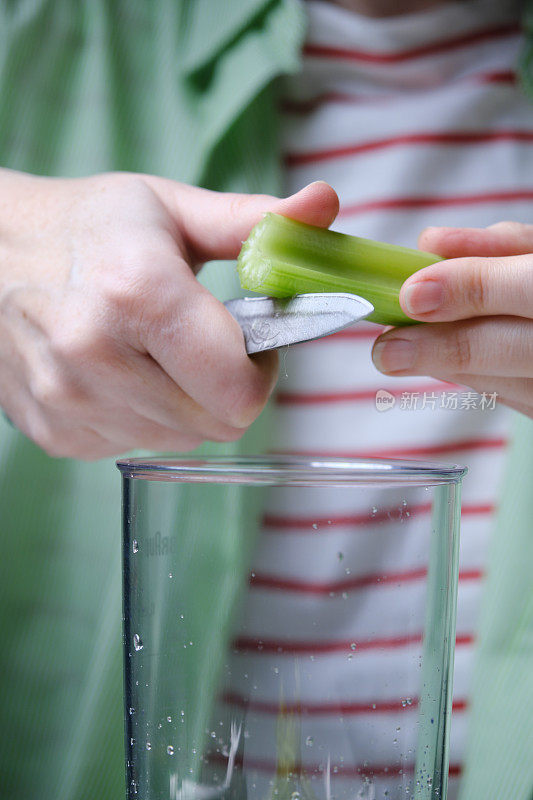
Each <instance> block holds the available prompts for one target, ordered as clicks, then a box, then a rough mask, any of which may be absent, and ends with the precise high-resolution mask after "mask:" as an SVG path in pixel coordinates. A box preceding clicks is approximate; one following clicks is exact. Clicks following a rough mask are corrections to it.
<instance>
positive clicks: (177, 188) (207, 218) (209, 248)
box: [145, 177, 339, 263]
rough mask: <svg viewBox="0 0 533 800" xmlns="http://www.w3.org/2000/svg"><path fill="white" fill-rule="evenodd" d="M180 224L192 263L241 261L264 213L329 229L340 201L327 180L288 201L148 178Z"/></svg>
mask: <svg viewBox="0 0 533 800" xmlns="http://www.w3.org/2000/svg"><path fill="white" fill-rule="evenodd" d="M145 179H146V180H147V182H148V183H149V185H150V186H151V188H152V189H153V190H154V191H155V192H156V193H157V195H158V196H159V198H160V199H161V200H162V201H163V203H164V204H165V206H166V207H167V209H168V210H169V212H170V214H171V215H172V216H173V217H174V219H175V220H176V222H177V224H178V226H179V230H180V233H181V235H182V237H183V239H184V241H185V245H186V247H187V250H188V252H189V253H190V254H191V256H192V259H193V261H195V262H197V263H198V262H204V261H209V260H211V259H223V258H237V256H238V254H239V250H240V249H241V245H242V243H243V241H244V240H245V239H246V237H247V236H248V234H249V233H250V231H251V229H252V228H253V226H254V225H255V224H256V223H257V222H259V220H260V219H261V217H262V216H263V214H264V213H265V212H266V211H273V212H275V213H276V214H283V216H285V217H291V218H292V219H296V220H299V221H300V222H307V223H308V224H309V225H317V226H319V227H321V228H327V227H329V225H331V223H332V222H333V220H334V219H335V217H336V216H337V214H338V211H339V198H338V197H337V193H336V192H335V190H334V189H332V188H331V186H329V184H327V183H325V182H324V181H316V182H315V183H310V184H309V185H308V186H306V187H305V188H304V189H301V190H300V191H299V192H297V193H296V194H293V195H291V196H290V197H287V198H285V199H279V198H278V197H272V196H270V195H264V194H234V193H230V192H211V191H209V190H207V189H198V188H197V187H195V186H188V185H186V184H180V183H175V182H174V181H170V180H165V179H163V178H152V177H146V178H145Z"/></svg>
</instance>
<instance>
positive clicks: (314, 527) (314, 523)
mask: <svg viewBox="0 0 533 800" xmlns="http://www.w3.org/2000/svg"><path fill="white" fill-rule="evenodd" d="M312 527H313V530H315V531H317V530H318V524H317V523H316V522H313V525H312ZM293 794H298V793H297V792H293ZM298 796H299V795H298Z"/></svg>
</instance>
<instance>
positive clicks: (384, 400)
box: [376, 389, 396, 411]
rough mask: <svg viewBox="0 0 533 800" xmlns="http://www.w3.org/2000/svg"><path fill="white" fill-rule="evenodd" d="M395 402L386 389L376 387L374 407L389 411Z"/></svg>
mask: <svg viewBox="0 0 533 800" xmlns="http://www.w3.org/2000/svg"><path fill="white" fill-rule="evenodd" d="M395 402H396V398H395V397H394V395H393V394H391V393H390V392H388V391H387V390H386V389H378V390H377V392H376V408H377V410H378V411H390V410H391V408H392V407H393V406H394V404H395Z"/></svg>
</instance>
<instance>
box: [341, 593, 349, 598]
mask: <svg viewBox="0 0 533 800" xmlns="http://www.w3.org/2000/svg"><path fill="white" fill-rule="evenodd" d="M341 597H342V599H343V600H347V599H348V593H347V592H343V593H342V595H341Z"/></svg>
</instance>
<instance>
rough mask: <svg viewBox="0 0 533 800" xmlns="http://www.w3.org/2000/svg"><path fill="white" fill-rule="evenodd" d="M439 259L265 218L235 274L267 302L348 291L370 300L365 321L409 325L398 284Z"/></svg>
mask: <svg viewBox="0 0 533 800" xmlns="http://www.w3.org/2000/svg"><path fill="white" fill-rule="evenodd" d="M436 261H441V258H440V256H436V255H434V254H433V253H424V252H423V251H422V250H412V249H409V248H407V247H395V246H394V245H391V244H384V243H382V242H373V241H372V240H370V239H361V238H359V237H358V236H348V235H347V234H345V233H337V232H336V231H330V230H327V229H326V228H316V227H315V226H313V225H306V224H305V223H303V222H297V221H296V220H292V219H288V218H287V217H282V216H280V215H279V214H272V213H267V214H265V216H264V217H263V219H262V220H261V221H260V222H259V223H258V224H257V225H256V226H255V227H254V228H253V229H252V231H251V233H250V235H249V236H248V238H247V239H246V241H245V242H244V244H243V246H242V249H241V252H240V254H239V259H238V261H237V270H238V272H239V277H240V281H241V286H242V287H243V289H247V290H250V291H252V292H258V293H260V294H266V295H269V296H270V297H292V296H293V295H295V294H304V293H306V292H351V293H352V294H357V295H360V296H361V297H364V298H366V299H367V300H369V301H370V302H371V303H372V304H373V306H374V309H375V310H374V313H373V314H371V315H370V316H369V317H368V319H369V320H370V321H371V322H379V323H381V324H383V325H407V324H409V323H412V322H413V320H411V319H410V318H409V317H407V316H406V315H405V314H404V312H403V311H402V309H401V307H400V303H399V301H398V295H399V293H400V288H401V286H402V284H403V282H404V281H405V280H406V279H407V278H408V277H409V276H410V275H412V274H413V272H416V271H417V270H419V269H422V268H423V267H427V266H429V265H430V264H434V263H435V262H436Z"/></svg>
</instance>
